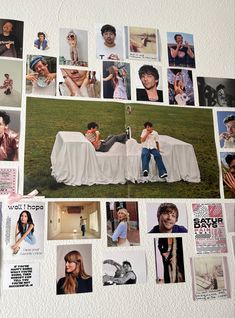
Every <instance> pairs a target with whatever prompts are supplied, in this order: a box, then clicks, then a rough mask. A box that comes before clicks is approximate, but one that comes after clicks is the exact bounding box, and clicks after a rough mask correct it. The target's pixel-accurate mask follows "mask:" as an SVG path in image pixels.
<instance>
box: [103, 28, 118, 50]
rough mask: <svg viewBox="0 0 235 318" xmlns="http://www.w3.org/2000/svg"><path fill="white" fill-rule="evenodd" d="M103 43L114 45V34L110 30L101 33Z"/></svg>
mask: <svg viewBox="0 0 235 318" xmlns="http://www.w3.org/2000/svg"><path fill="white" fill-rule="evenodd" d="M102 36H103V39H104V44H105V45H107V46H114V45H115V43H114V41H115V37H116V36H115V34H114V33H113V32H111V31H106V32H104V33H103V35H102Z"/></svg>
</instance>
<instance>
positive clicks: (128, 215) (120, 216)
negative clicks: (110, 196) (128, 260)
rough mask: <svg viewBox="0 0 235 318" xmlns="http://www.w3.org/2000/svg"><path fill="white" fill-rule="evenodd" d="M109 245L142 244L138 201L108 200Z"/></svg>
mask: <svg viewBox="0 0 235 318" xmlns="http://www.w3.org/2000/svg"><path fill="white" fill-rule="evenodd" d="M106 219H107V243H108V246H118V247H123V246H136V245H140V235H139V215H138V202H132V201H124V202H120V201H118V202H117V201H115V202H114V201H111V202H106Z"/></svg>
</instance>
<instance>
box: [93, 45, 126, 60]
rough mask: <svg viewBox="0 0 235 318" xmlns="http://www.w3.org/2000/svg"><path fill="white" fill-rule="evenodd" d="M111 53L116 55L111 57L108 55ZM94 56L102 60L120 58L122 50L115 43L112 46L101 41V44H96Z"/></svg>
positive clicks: (121, 57)
mask: <svg viewBox="0 0 235 318" xmlns="http://www.w3.org/2000/svg"><path fill="white" fill-rule="evenodd" d="M111 54H115V55H117V57H116V58H111V57H110V55H111ZM96 56H97V58H100V59H103V60H109V59H111V60H112V59H115V60H122V59H123V50H122V47H119V46H117V45H115V46H113V47H108V46H106V45H104V43H102V45H101V44H99V46H97V50H96Z"/></svg>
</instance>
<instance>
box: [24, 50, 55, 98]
mask: <svg viewBox="0 0 235 318" xmlns="http://www.w3.org/2000/svg"><path fill="white" fill-rule="evenodd" d="M26 94H31V95H40V96H45V95H46V96H55V95H56V58H55V57H51V56H41V55H27V60H26Z"/></svg>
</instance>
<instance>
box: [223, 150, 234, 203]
mask: <svg viewBox="0 0 235 318" xmlns="http://www.w3.org/2000/svg"><path fill="white" fill-rule="evenodd" d="M220 160H221V168H222V177H223V186H224V197H225V198H226V199H229V198H234V197H235V152H221V153H220Z"/></svg>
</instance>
